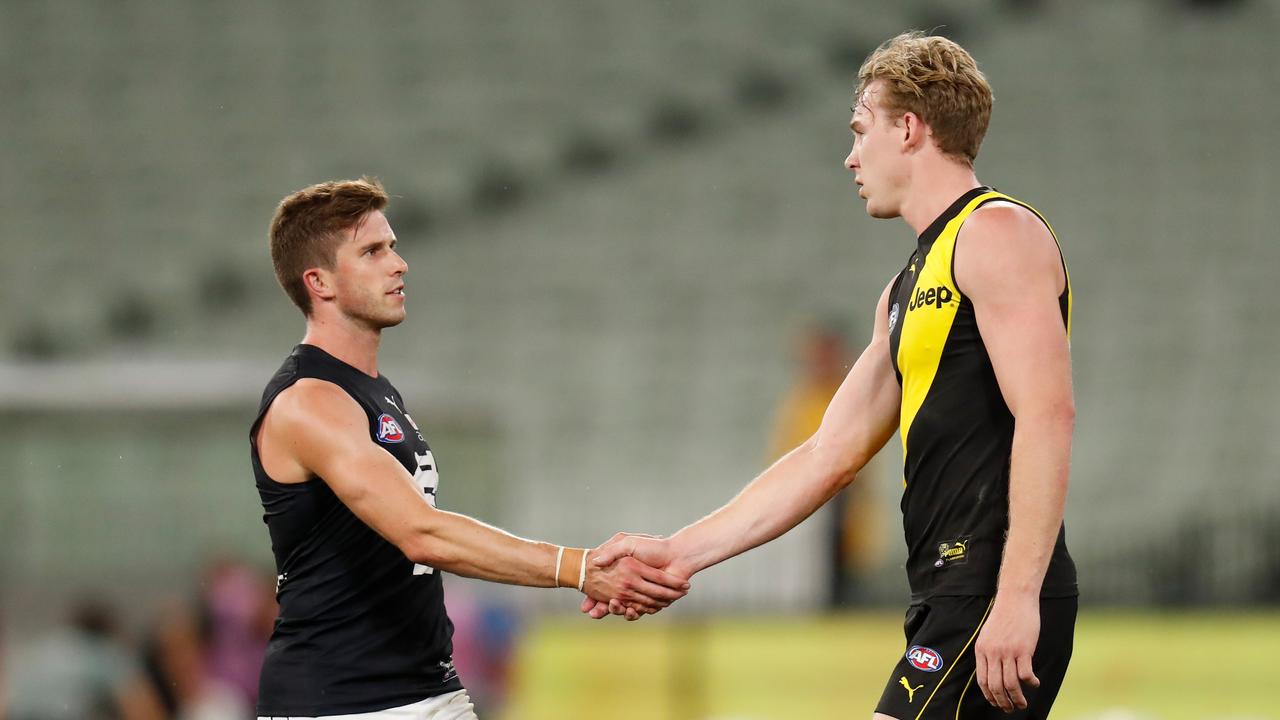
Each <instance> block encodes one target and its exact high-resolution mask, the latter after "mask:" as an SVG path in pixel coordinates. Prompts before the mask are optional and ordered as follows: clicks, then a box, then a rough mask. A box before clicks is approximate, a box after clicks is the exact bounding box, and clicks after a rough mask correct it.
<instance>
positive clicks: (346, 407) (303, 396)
mask: <svg viewBox="0 0 1280 720" xmlns="http://www.w3.org/2000/svg"><path fill="white" fill-rule="evenodd" d="M268 419H269V420H270V421H271V424H272V425H274V426H276V427H279V428H280V429H282V430H324V429H332V428H335V427H340V426H343V425H348V424H351V423H353V422H356V421H359V422H360V423H363V422H364V410H363V409H361V407H360V405H359V404H358V403H357V402H356V401H355V400H354V399H353V398H352V397H351V396H350V395H348V394H347V391H345V390H343V389H342V388H340V387H338V386H337V385H335V384H333V383H331V382H328V381H327V380H319V379H316V378H302V379H300V380H298V381H297V382H295V383H294V384H293V385H291V386H290V387H288V388H287V389H285V390H283V391H282V392H281V393H280V394H279V395H278V396H276V399H275V401H274V402H272V403H271V409H270V412H269V414H268Z"/></svg>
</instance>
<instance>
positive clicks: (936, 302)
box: [907, 287, 955, 310]
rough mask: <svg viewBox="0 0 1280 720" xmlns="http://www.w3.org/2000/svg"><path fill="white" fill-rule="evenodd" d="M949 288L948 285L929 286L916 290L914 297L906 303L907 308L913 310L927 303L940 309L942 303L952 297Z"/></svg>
mask: <svg viewBox="0 0 1280 720" xmlns="http://www.w3.org/2000/svg"><path fill="white" fill-rule="evenodd" d="M954 296H955V295H954V293H952V292H951V288H948V287H931V288H929V289H928V290H917V291H916V295H915V297H913V298H911V302H910V303H908V304H907V309H908V310H915V309H917V308H922V307H925V306H927V305H932V306H934V307H935V308H938V309H941V308H942V306H943V305H946V304H947V303H949V302H951V298H952V297H954Z"/></svg>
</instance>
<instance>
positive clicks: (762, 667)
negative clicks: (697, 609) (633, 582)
mask: <svg viewBox="0 0 1280 720" xmlns="http://www.w3.org/2000/svg"><path fill="white" fill-rule="evenodd" d="M901 622H902V616H901V615H900V614H897V613H874V614H859V615H850V616H840V617H834V618H821V619H806V618H789V617H776V618H771V617H750V618H731V619H724V620H714V621H708V622H704V623H693V622H664V621H663V620H662V619H654V620H645V621H642V622H639V623H625V622H621V621H618V622H600V623H592V622H590V621H587V620H585V619H583V620H579V619H576V618H574V619H569V618H564V619H555V620H548V621H544V622H542V623H540V624H538V625H537V626H535V627H534V628H532V630H531V632H530V633H529V634H528V635H527V636H526V638H525V641H524V643H523V645H522V647H521V649H520V652H519V659H518V666H517V673H516V675H517V681H516V688H515V692H514V693H513V696H512V702H511V706H510V708H509V712H508V714H507V717H508V718H511V719H514V718H522V719H524V720H543V719H545V720H551V719H552V718H555V719H556V720H576V719H586V718H592V719H597V718H599V719H608V720H629V719H630V718H636V719H640V718H644V719H645V720H662V719H667V720H710V719H712V718H715V719H716V720H784V719H785V720H791V719H793V718H796V719H799V718H804V719H806V720H813V719H818V718H870V717H871V711H872V708H873V707H874V705H875V702H876V700H877V699H878V698H879V696H880V692H881V690H882V689H883V687H884V683H885V681H886V680H887V679H888V673H889V671H890V668H891V666H892V664H893V663H894V662H895V661H896V659H897V657H898V655H899V654H900V653H901V652H902V650H903V639H902V634H901ZM1278 644H1280V612H1273V613H1247V614H1246V613H1194V614H1193V613H1174V614H1157V613H1130V612H1125V613H1121V612H1115V613H1105V612H1102V613H1100V612H1095V613H1085V614H1082V615H1081V617H1080V620H1079V623H1078V626H1077V632H1076V649H1075V655H1074V658H1073V660H1072V664H1071V669H1070V671H1069V672H1068V674H1067V679H1066V682H1065V684H1064V685H1063V689H1062V693H1061V695H1060V696H1059V698H1058V702H1057V704H1056V705H1055V708H1054V717H1055V718H1059V719H1061V720H1085V719H1089V720H1139V719H1140V720H1192V719H1195V720H1201V719H1207V718H1218V719H1221V720H1226V719H1227V718H1231V719H1232V720H1245V719H1246V718H1271V719H1273V720H1280V683H1277V685H1276V686H1272V685H1271V682H1272V681H1273V679H1274V678H1275V675H1276V669H1275V668H1276V662H1275V660H1274V657H1275V655H1276V652H1277V645H1278Z"/></svg>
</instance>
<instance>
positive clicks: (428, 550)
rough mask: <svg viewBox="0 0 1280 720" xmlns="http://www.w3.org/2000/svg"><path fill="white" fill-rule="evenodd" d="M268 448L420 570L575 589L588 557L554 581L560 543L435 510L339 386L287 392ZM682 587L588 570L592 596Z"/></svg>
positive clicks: (274, 413) (637, 569) (622, 569)
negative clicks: (325, 488) (323, 486)
mask: <svg viewBox="0 0 1280 720" xmlns="http://www.w3.org/2000/svg"><path fill="white" fill-rule="evenodd" d="M268 445H269V446H271V447H272V449H273V452H272V456H273V460H274V462H275V463H276V466H277V467H280V468H283V471H284V472H286V473H288V474H292V475H295V476H302V477H306V476H310V475H317V476H319V477H321V478H323V479H324V481H325V483H327V484H328V485H329V487H330V488H332V489H333V492H334V494H335V495H337V496H338V499H339V500H341V501H342V502H343V504H345V505H346V506H347V507H348V508H350V510H351V511H352V512H353V513H355V515H356V516H357V517H359V518H360V519H361V520H363V521H364V522H365V523H366V524H367V525H369V527H371V528H373V529H374V530H375V531H376V532H377V533H378V534H379V535H381V536H382V537H384V538H386V539H387V540H388V541H389V542H391V543H393V544H394V545H395V546H396V547H398V548H399V549H400V550H401V551H402V552H404V554H405V555H406V556H407V557H408V558H409V559H410V560H412V561H413V562H415V563H422V564H424V565H430V566H432V567H435V568H439V569H441V570H447V571H449V572H452V573H454V574H457V575H464V576H466V577H473V578H479V579H482V580H491V581H494V582H502V583H509V584H514V585H528V586H533V587H553V586H556V585H559V586H561V587H577V584H578V574H579V567H580V563H581V558H582V553H585V552H587V550H585V549H580V548H570V549H567V550H566V552H565V557H564V560H563V563H562V565H561V573H560V576H559V578H556V577H555V567H556V556H557V553H558V546H556V545H551V544H548V543H542V542H534V541H531V540H525V539H523V538H519V537H516V536H515V535H512V534H510V533H507V532H504V531H502V530H499V529H498V528H495V527H492V526H490V525H486V524H484V523H482V522H480V521H478V520H475V519H472V518H469V517H467V516H465V515H459V514H457V513H451V512H446V511H444V510H439V509H436V508H434V507H432V506H431V504H430V503H428V502H427V501H426V499H425V498H423V497H422V496H421V495H420V494H419V493H418V492H417V491H416V489H415V488H414V487H413V477H412V476H411V475H410V474H409V473H408V472H407V471H406V470H405V469H404V467H403V466H401V465H400V463H399V462H398V461H396V459H395V458H394V457H392V456H391V454H390V453H388V452H386V451H385V450H383V449H382V448H380V447H378V446H377V445H376V444H374V443H373V442H372V441H371V440H370V438H369V427H368V420H367V418H366V417H365V415H364V411H363V410H361V408H360V406H359V405H357V404H356V402H355V401H354V400H352V399H351V397H350V396H348V395H347V394H346V393H345V392H344V391H343V390H341V389H340V388H338V387H337V386H336V385H333V384H331V383H327V382H324V381H320V380H313V379H304V380H300V381H298V382H297V383H296V384H295V385H293V386H292V387H290V388H289V389H288V390H285V391H284V392H282V393H281V394H280V395H279V396H278V397H277V398H276V400H275V401H274V402H273V403H272V406H271V409H270V410H269V411H268V413H267V416H266V418H265V419H264V421H263V424H262V427H261V429H260V433H259V447H260V448H261V449H262V451H263V452H265V451H266V446H268ZM264 464H265V459H264ZM683 586H684V583H683V581H682V580H681V579H679V578H675V577H673V576H670V575H668V574H667V573H664V572H661V571H657V570H653V569H652V568H647V567H646V566H643V565H642V564H641V563H638V562H637V563H635V564H632V565H626V566H621V565H620V566H618V567H617V568H616V569H615V568H600V567H596V566H594V565H589V566H588V576H587V583H586V587H585V590H586V592H587V594H588V595H589V596H591V597H595V598H597V599H609V598H608V596H613V597H615V598H621V597H623V596H627V595H634V596H636V598H637V599H638V600H639V602H640V603H642V604H646V605H649V606H660V605H665V604H666V603H669V602H670V601H673V600H675V599H677V598H678V597H680V596H682V595H683V594H684V590H683ZM670 588H680V589H678V590H672V589H670Z"/></svg>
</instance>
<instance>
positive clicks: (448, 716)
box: [258, 690, 477, 720]
mask: <svg viewBox="0 0 1280 720" xmlns="http://www.w3.org/2000/svg"><path fill="white" fill-rule="evenodd" d="M258 720H477V718H476V711H475V706H473V705H472V704H471V698H470V697H468V696H467V691H466V690H459V691H457V692H451V693H449V694H447V695H437V696H436V697H433V698H427V699H426V700H423V701H422V702H416V703H414V704H412V705H401V706H400V707H393V708H387V709H386V710H379V711H377V712H370V713H356V714H354V715H325V716H324V717H323V718H313V717H302V716H299V715H289V716H281V715H270V716H259V717H258Z"/></svg>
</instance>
